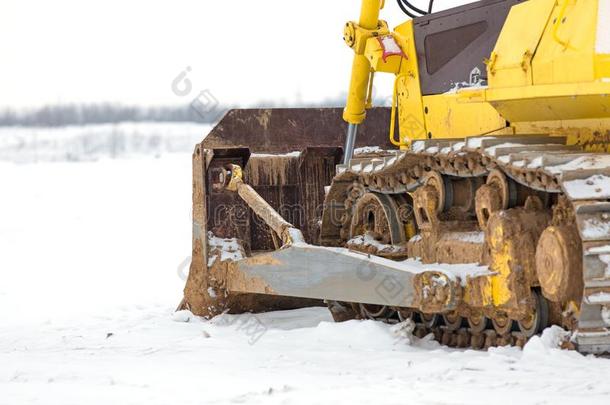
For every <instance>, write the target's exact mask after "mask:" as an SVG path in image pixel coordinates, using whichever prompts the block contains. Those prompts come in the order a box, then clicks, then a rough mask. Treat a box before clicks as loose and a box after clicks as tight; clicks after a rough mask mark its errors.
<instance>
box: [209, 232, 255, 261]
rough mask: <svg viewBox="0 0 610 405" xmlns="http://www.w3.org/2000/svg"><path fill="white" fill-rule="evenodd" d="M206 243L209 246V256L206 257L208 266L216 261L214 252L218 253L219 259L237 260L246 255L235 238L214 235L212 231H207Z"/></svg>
mask: <svg viewBox="0 0 610 405" xmlns="http://www.w3.org/2000/svg"><path fill="white" fill-rule="evenodd" d="M208 245H209V246H210V252H211V253H212V254H211V255H210V258H209V259H208V266H212V265H213V264H214V262H215V261H216V258H217V257H218V255H215V254H214V253H216V252H219V253H220V261H221V262H226V261H229V260H230V261H234V262H236V261H238V260H241V259H244V258H245V257H246V253H245V252H244V249H243V247H242V246H241V244H240V243H239V242H238V241H237V239H235V238H231V239H223V238H219V237H217V236H214V234H213V233H212V232H208Z"/></svg>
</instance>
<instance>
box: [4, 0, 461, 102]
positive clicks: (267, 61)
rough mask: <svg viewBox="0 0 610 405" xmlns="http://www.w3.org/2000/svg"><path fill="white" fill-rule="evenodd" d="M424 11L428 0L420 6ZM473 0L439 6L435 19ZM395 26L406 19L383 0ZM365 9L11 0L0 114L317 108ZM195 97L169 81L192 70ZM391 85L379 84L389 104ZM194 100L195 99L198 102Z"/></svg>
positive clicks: (265, 2)
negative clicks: (222, 106)
mask: <svg viewBox="0 0 610 405" xmlns="http://www.w3.org/2000/svg"><path fill="white" fill-rule="evenodd" d="M414 2H415V3H416V4H417V5H419V6H421V7H424V5H425V4H427V1H424V0H414ZM468 2H469V1H468V0H436V2H435V9H439V10H440V9H442V8H448V7H449V6H453V5H456V4H463V3H468ZM386 3H387V4H386V8H385V9H384V10H383V11H382V18H383V19H385V20H388V22H389V23H390V25H391V26H395V25H398V24H399V23H400V22H402V21H404V20H405V19H406V17H405V16H404V15H403V14H402V13H401V12H400V10H399V9H398V6H397V5H396V2H395V1H393V0H386ZM359 7H360V1H359V0H306V1H297V0H233V1H229V0H199V1H196V0H172V1H169V0H167V1H162V0H157V1H155V0H88V1H86V0H54V1H49V0H2V1H1V2H0V58H1V59H0V60H1V63H0V107H7V106H9V107H21V106H36V105H41V104H46V103H57V102H61V103H69V102H99V101H104V102H121V103H124V104H168V103H185V102H187V101H189V100H188V98H189V97H190V96H192V97H195V96H196V95H197V94H198V92H199V91H200V90H204V89H210V91H211V92H212V93H213V94H214V95H215V96H216V98H217V99H219V100H220V102H223V103H240V104H253V103H256V102H257V101H260V100H274V101H277V102H282V101H285V102H292V101H295V100H296V99H297V97H300V100H302V101H305V102H307V101H318V100H322V99H324V98H328V97H336V96H337V95H338V94H340V93H341V92H343V91H345V90H346V88H347V83H348V76H349V69H350V64H351V57H352V51H351V50H350V49H348V48H347V47H346V46H345V45H344V43H343V40H342V38H341V36H342V35H341V33H342V26H343V23H344V22H345V21H347V20H352V19H357V17H358V12H359ZM187 66H188V67H190V68H191V72H190V73H189V76H188V78H189V79H190V80H191V82H192V85H193V91H192V94H189V96H184V97H179V96H177V95H175V94H174V93H173V92H172V91H171V82H172V80H173V79H174V78H175V77H176V76H177V75H178V74H180V72H182V71H183V70H184V69H185V68H186V67H187ZM389 87H390V82H389V81H385V82H380V83H379V85H378V88H379V91H380V92H381V93H388V94H389ZM192 97H191V98H192Z"/></svg>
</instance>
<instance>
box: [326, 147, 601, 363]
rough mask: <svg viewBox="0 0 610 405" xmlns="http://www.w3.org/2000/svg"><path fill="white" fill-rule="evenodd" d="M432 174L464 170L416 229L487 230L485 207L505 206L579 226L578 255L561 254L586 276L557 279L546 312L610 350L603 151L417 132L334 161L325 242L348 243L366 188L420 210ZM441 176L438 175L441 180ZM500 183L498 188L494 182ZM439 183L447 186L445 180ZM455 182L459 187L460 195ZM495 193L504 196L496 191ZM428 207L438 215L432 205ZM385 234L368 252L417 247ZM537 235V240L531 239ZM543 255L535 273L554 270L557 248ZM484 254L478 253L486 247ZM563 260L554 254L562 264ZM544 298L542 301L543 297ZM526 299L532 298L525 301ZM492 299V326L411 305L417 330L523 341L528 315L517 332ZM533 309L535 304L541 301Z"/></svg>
mask: <svg viewBox="0 0 610 405" xmlns="http://www.w3.org/2000/svg"><path fill="white" fill-rule="evenodd" d="M432 175H434V176H437V177H436V180H434V181H436V182H437V183H438V182H440V183H443V182H445V183H446V184H449V183H447V182H454V184H457V183H455V182H456V181H460V180H467V179H470V180H469V182H468V183H460V184H459V185H458V186H457V187H453V188H448V189H447V190H451V195H449V192H447V193H446V194H447V195H445V194H442V193H441V197H440V199H441V200H442V202H441V204H440V207H442V208H441V209H439V210H438V217H437V218H434V220H432V219H430V218H427V217H426V215H425V213H424V217H425V218H424V220H422V219H421V218H418V221H417V222H418V225H419V226H418V228H419V232H420V233H422V232H424V233H425V232H426V229H424V226H427V225H428V222H432V223H433V225H434V224H436V225H434V226H436V229H441V231H439V232H442V231H443V229H444V228H442V226H441V227H440V228H439V227H438V226H439V225H438V224H449V223H450V224H452V225H451V226H458V225H456V224H460V225H459V227H461V228H460V229H461V230H465V231H469V232H477V231H479V232H485V231H486V228H485V226H486V223H487V218H488V216H489V214H493V213H496V212H498V211H507V210H510V209H522V210H526V211H527V210H531V209H537V210H540V212H544V213H546V215H548V217H549V222H548V225H549V226H551V225H553V226H555V229H554V230H556V229H559V230H565V232H567V233H566V235H570V234H569V231H568V230H569V229H574V232H575V235H576V236H575V237H574V238H568V237H564V239H567V240H570V239H574V241H572V242H574V243H577V244H578V245H577V247H574V248H573V249H577V250H573V251H575V252H578V254H577V255H572V256H574V257H577V256H578V255H580V258H576V259H575V258H574V257H571V256H570V255H567V256H569V257H567V258H563V260H564V262H565V261H571V260H575V262H573V263H572V262H570V263H569V264H570V265H571V266H572V267H574V268H576V267H578V268H579V269H580V267H579V266H582V280H573V279H565V280H563V282H562V283H560V285H561V286H564V285H565V286H567V287H565V291H561V292H560V293H561V294H560V293H558V295H557V297H558V298H556V299H555V301H556V302H555V301H553V300H550V301H548V303H549V305H550V306H551V307H552V308H551V309H552V310H553V311H551V312H553V313H554V314H556V315H557V316H556V317H555V319H551V320H550V321H549V322H551V323H556V324H559V325H561V326H563V327H564V328H566V329H568V330H570V331H572V332H573V339H572V341H573V342H574V343H575V345H576V346H577V348H578V350H580V351H582V352H587V353H604V352H608V351H609V350H610V331H609V327H610V264H609V263H610V202H609V201H610V155H609V154H605V153H589V152H585V151H583V150H582V149H581V148H580V147H578V146H571V145H566V138H563V137H550V136H522V137H517V136H516V137H505V136H503V137H497V138H496V137H473V138H467V139H465V140H462V141H456V140H425V141H415V142H414V143H413V145H412V148H411V150H409V151H396V152H388V153H387V154H384V155H383V156H375V157H366V158H359V159H353V160H352V161H351V162H350V163H349V164H348V165H345V166H340V167H339V168H338V174H337V176H336V177H335V179H334V181H333V185H332V187H331V189H330V191H329V195H328V197H327V202H329V203H330V204H331V205H332V204H334V205H335V206H340V205H343V209H342V211H341V212H342V215H341V221H340V222H341V224H340V225H336V224H335V225H333V224H332V223H331V221H329V218H327V217H325V218H323V225H322V230H321V241H322V243H323V244H326V245H346V244H347V243H348V242H349V240H350V238H352V237H353V236H354V232H355V231H354V229H355V226H354V223H357V224H358V221H355V220H354V214H355V213H356V212H359V211H358V209H356V207H358V201H359V200H360V199H361V198H362V197H363V196H364V195H371V193H372V194H375V195H382V196H383V195H385V196H400V197H399V198H404V196H410V198H415V200H416V201H414V205H415V206H416V210H415V211H416V214H417V213H418V210H417V206H418V205H417V201H419V200H418V198H421V201H428V200H426V198H428V199H429V198H430V197H429V196H425V195H423V194H424V191H425V190H423V188H424V187H428V188H429V187H430V186H431V184H432V185H434V184H433V183H434V181H432V183H431V180H430V178H431V177H433V176H432ZM439 175H440V177H439ZM494 176H496V177H498V178H504V177H505V178H506V179H507V180H505V181H504V182H503V183H502V182H500V183H497V182H496V183H497V184H496V183H494V180H493V178H494ZM441 178H442V180H438V179H441ZM464 184H466V185H468V187H472V191H471V192H469V193H466V194H464V193H463V192H462V191H463V190H464V187H465V186H464ZM498 184H499V185H498ZM482 186H484V187H482ZM496 186H497V187H499V188H496V189H493V188H490V187H496ZM485 187H487V188H488V190H487V191H488V192H487V194H486V193H485V190H483V191H482V188H485ZM502 187H505V188H506V189H503V188H502ZM422 190H423V191H422ZM437 190H438V187H437ZM440 190H445V189H444V188H442V187H441V188H440ZM454 190H455V192H454ZM475 191H476V198H475ZM458 192H460V193H461V194H459V195H458ZM437 194H438V193H437ZM497 195H499V196H500V197H501V198H500V199H499V200H498V199H497V198H496V196H497ZM475 200H476V201H475ZM400 201H402V200H399V203H400ZM434 201H436V200H434ZM443 204H444V206H443ZM475 206H476V208H475ZM532 207H533V208H532ZM422 212H423V211H422ZM325 215H326V214H325ZM420 215H422V214H421V213H420ZM416 216H417V215H416ZM434 216H435V217H436V214H434ZM390 225H391V221H390ZM333 227H334V228H333ZM390 228H391V226H390ZM462 228H463V229H462ZM549 232H550V231H549ZM388 234H390V233H388ZM538 235H539V233H538ZM562 235H563V234H562ZM391 236H392V238H390V239H391V240H389V238H388V237H386V238H385V240H383V241H382V242H383V243H384V244H386V245H389V246H390V247H392V249H389V250H388V249H385V250H383V249H379V246H372V247H371V246H369V247H368V252H369V253H371V252H373V253H374V252H375V249H378V251H379V254H380V255H385V256H386V257H391V255H388V254H384V253H387V252H389V251H391V252H393V253H394V255H395V256H396V252H399V253H403V255H402V256H403V257H406V256H407V253H406V252H407V251H408V252H410V253H409V254H408V255H413V252H419V251H418V250H417V249H415V248H414V246H415V244H414V243H412V242H413V241H414V240H415V238H411V241H410V242H409V243H408V244H407V245H409V248H408V249H406V248H405V246H406V245H405V244H404V243H396V241H395V240H394V239H395V238H394V234H391ZM419 237H420V238H421V236H419ZM416 238H417V237H416ZM548 239H549V240H550V241H551V242H549V243H550V244H551V245H552V244H553V243H555V242H554V241H555V240H557V239H553V238H552V237H549V238H548ZM576 239H578V240H577V241H576ZM558 240H560V241H561V240H563V239H561V238H559V239H558ZM537 242H538V240H535V241H534V243H537ZM555 244H556V243H555ZM574 246H576V245H574ZM551 247H553V246H551ZM560 247H561V246H560ZM412 248H413V249H412ZM483 248H484V250H486V251H489V249H490V240H489V232H487V233H486V234H485V241H484V242H483ZM477 254H478V253H477ZM398 256H401V255H400V254H398ZM547 256H549V257H546V258H545V257H544V255H538V256H537V259H536V260H540V263H539V264H538V266H537V269H538V275H540V274H543V278H544V269H545V266H547V267H548V269H547V272H550V273H552V274H551V276H552V277H555V274H554V273H553V269H554V267H553V266H556V265H555V264H554V263H553V260H560V259H555V253H553V254H550V255H547ZM481 257H482V258H483V259H482V260H483V261H484V260H485V254H483V255H482V256H481ZM391 258H395V257H391ZM545 260H546V262H545ZM564 262H560V264H561V265H564ZM545 263H546V264H545ZM551 276H549V277H551ZM579 277H580V276H579ZM538 278H539V277H535V280H533V281H532V283H531V288H532V291H538V294H540V291H541V290H542V289H543V288H541V284H542V287H544V286H545V285H546V284H545V280H540V279H538ZM541 281H542V282H541ZM562 288H563V287H562ZM549 291H550V290H549V289H546V290H545V295H546V296H549V295H551V296H552V295H553V292H549ZM540 296H542V295H540ZM534 297H535V294H534ZM547 298H548V297H547ZM568 298H569V299H568ZM544 302H547V300H546V298H545V300H544ZM356 305H357V304H356ZM529 305H530V306H533V307H535V304H532V303H531V302H530V304H529ZM545 305H546V304H545ZM462 309H463V311H462V312H461V313H462V314H470V315H472V314H473V309H472V308H462ZM497 309H498V308H495V309H494V308H491V309H490V308H489V305H488V306H487V308H485V311H486V312H485V313H486V314H487V315H488V316H489V317H490V318H493V320H494V321H495V323H496V325H495V326H496V327H495V328H494V327H484V328H480V327H473V325H472V324H471V325H470V326H469V327H465V326H464V325H465V321H463V322H461V323H460V322H457V324H456V323H454V324H451V323H450V322H449V325H442V322H440V321H438V322H437V321H435V322H432V323H430V322H428V325H427V326H424V324H425V323H426V322H423V321H422V320H423V318H422V317H421V316H417V315H416V316H415V317H416V318H417V320H418V321H419V322H418V326H417V328H416V334H418V335H424V334H426V333H430V332H431V333H434V335H435V337H436V338H437V339H438V340H439V341H441V342H442V343H444V344H447V345H450V346H458V347H467V346H470V347H473V348H477V349H480V348H485V347H490V346H496V345H509V344H514V345H523V344H524V343H525V341H526V340H527V336H528V335H531V333H523V330H524V328H526V327H527V325H528V323H527V322H526V319H525V317H524V316H522V317H521V320H520V325H521V331H520V332H516V331H515V330H514V328H511V325H510V324H508V326H507V327H506V328H500V327H499V325H498V323H501V322H500V318H499V317H500V316H501V315H502V311H498V310H497ZM538 311H539V312H540V311H541V310H540V308H539V309H538ZM359 312H360V313H362V311H359ZM368 313H369V315H368V316H367V317H373V318H374V317H375V316H371V315H370V313H371V311H369V312H368ZM523 313H525V312H523ZM446 315H447V314H445V316H446ZM361 316H362V315H361ZM365 316H366V314H365ZM383 316H384V317H381V319H386V320H387V319H398V316H397V315H393V316H392V317H387V314H384V315H383ZM439 318H440V317H439ZM545 321H546V320H545ZM511 322H512V321H511ZM446 323H447V322H446Z"/></svg>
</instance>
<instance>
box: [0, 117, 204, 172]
mask: <svg viewBox="0 0 610 405" xmlns="http://www.w3.org/2000/svg"><path fill="white" fill-rule="evenodd" d="M210 128H211V125H209V124H194V123H190V122H123V123H118V124H92V125H82V126H80V125H76V126H68V127H50V128H47V127H40V128H37V127H0V161H10V162H16V163H38V162H56V161H95V160H98V159H103V158H113V159H115V158H126V157H134V156H150V155H154V156H162V155H165V154H168V153H180V152H182V153H184V152H191V151H192V150H193V147H194V145H195V143H197V142H200V141H201V139H202V138H203V136H204V135H205V134H207V133H208V132H209V130H210Z"/></svg>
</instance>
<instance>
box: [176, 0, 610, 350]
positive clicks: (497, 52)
mask: <svg viewBox="0 0 610 405" xmlns="http://www.w3.org/2000/svg"><path fill="white" fill-rule="evenodd" d="M398 3H399V6H400V8H401V9H402V10H403V11H404V12H405V14H406V15H407V16H408V17H409V18H407V21H406V22H404V23H402V24H400V25H398V26H397V27H396V28H394V29H390V28H389V27H388V24H387V23H386V22H385V21H384V20H381V19H379V16H380V12H381V10H382V9H383V8H384V0H362V4H361V10H360V19H359V21H357V22H356V21H352V22H348V23H346V24H345V25H344V27H343V36H344V40H345V43H346V44H347V46H348V47H350V48H351V49H352V50H353V52H354V61H353V66H352V76H351V81H350V86H349V91H348V97H347V103H346V106H345V108H344V109H342V110H341V109H336V108H327V109H323V108H321V109H266V110H265V109H237V110H231V111H229V112H228V113H227V114H226V115H225V116H224V118H223V119H222V120H221V121H220V122H219V123H218V125H217V126H216V127H215V128H214V129H213V130H212V131H211V133H210V134H209V135H208V136H207V137H206V138H205V139H204V140H203V142H202V143H201V144H199V145H197V146H196V148H195V151H194V154H193V213H194V214H193V254H192V263H191V267H190V272H189V277H188V280H187V284H186V287H185V290H184V299H183V301H182V303H181V304H180V308H182V309H189V310H191V311H192V312H193V313H195V314H197V315H201V316H214V315H217V314H220V313H222V312H225V311H230V312H231V313H240V312H247V311H250V312H259V311H269V310H276V309H287V308H298V307H304V306H315V305H326V306H328V308H329V310H330V312H331V314H332V315H333V318H334V319H335V320H337V321H342V320H347V319H354V318H357V319H375V320H380V321H384V322H401V321H403V322H408V320H410V322H412V325H414V333H415V335H417V336H420V337H423V336H425V335H427V334H430V333H431V334H433V335H434V337H435V338H436V339H438V340H439V341H440V342H442V343H443V344H446V345H449V346H455V347H473V348H476V349H483V348H487V347H491V346H497V345H523V344H524V343H525V342H526V341H527V339H529V338H530V337H532V336H534V335H536V334H539V333H541V331H542V330H543V329H544V328H546V327H548V326H550V325H559V326H561V327H563V328H565V329H566V330H567V331H569V332H570V335H571V338H570V340H569V341H566V342H564V344H565V346H568V347H572V348H576V349H577V350H579V351H581V352H583V353H596V354H597V353H606V352H610V155H609V154H608V152H609V151H610V0H481V1H477V2H474V3H471V4H467V5H464V6H460V7H456V8H453V9H449V10H444V11H440V12H432V1H431V2H430V7H428V8H427V9H419V8H417V7H416V6H415V5H413V4H412V2H409V1H407V0H398ZM382 73H383V74H392V75H394V77H395V80H394V87H393V97H392V106H391V108H388V107H374V106H373V105H372V104H373V103H372V94H371V93H372V89H373V82H374V79H375V75H377V74H382ZM346 134H347V135H346Z"/></svg>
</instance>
